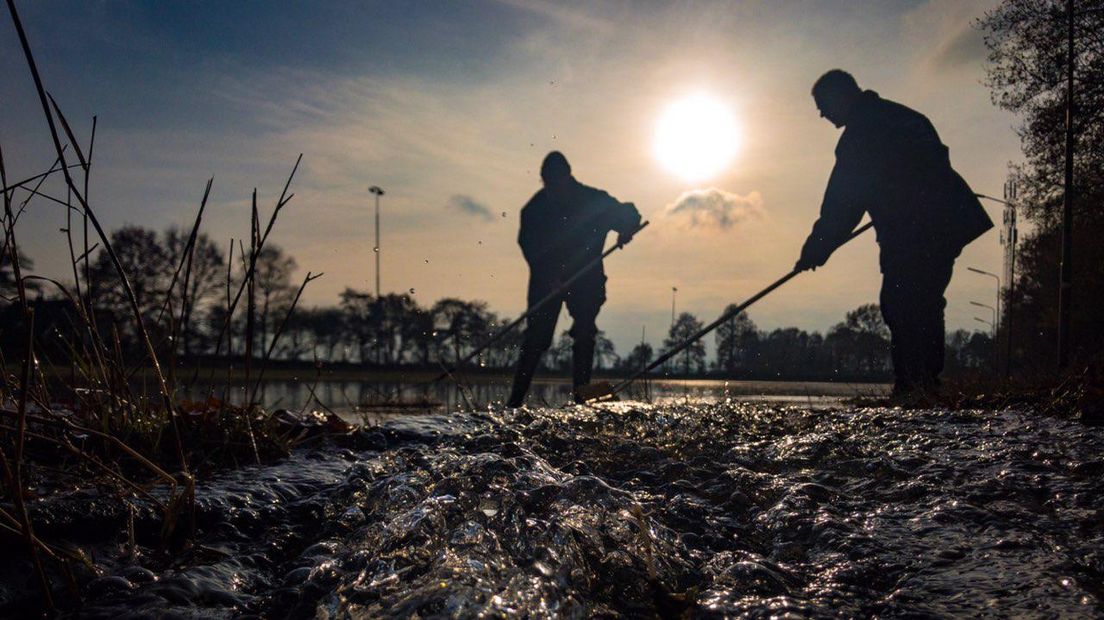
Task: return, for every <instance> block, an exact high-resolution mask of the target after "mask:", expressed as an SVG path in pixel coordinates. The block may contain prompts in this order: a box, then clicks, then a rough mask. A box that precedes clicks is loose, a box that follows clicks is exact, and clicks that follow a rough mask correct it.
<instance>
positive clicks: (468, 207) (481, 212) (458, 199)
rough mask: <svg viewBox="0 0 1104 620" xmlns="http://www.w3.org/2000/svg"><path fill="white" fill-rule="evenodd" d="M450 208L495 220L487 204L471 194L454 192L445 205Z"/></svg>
mask: <svg viewBox="0 0 1104 620" xmlns="http://www.w3.org/2000/svg"><path fill="white" fill-rule="evenodd" d="M445 206H446V207H447V208H449V209H453V210H455V211H460V212H461V213H466V214H468V215H474V216H475V217H478V218H480V219H484V220H493V219H494V214H493V213H491V210H490V208H489V207H487V205H485V204H482V203H479V202H476V201H475V199H473V198H472V197H471V196H465V195H463V194H454V195H453V196H452V197H451V198H449V199H448V203H447V204H446V205H445Z"/></svg>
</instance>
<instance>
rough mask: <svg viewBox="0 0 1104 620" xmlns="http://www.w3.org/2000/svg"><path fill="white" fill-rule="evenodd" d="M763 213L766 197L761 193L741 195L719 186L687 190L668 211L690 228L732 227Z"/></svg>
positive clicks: (666, 212) (669, 215)
mask: <svg viewBox="0 0 1104 620" xmlns="http://www.w3.org/2000/svg"><path fill="white" fill-rule="evenodd" d="M762 213H763V196H762V195H761V194H760V193H759V192H757V191H752V192H750V193H748V194H747V195H746V196H741V195H740V194H734V193H732V192H726V191H724V190H723V189H717V188H716V187H710V188H707V189H694V190H690V191H688V192H683V193H682V195H681V196H679V197H678V199H676V200H675V202H673V203H671V204H669V205H667V208H666V210H665V212H664V214H665V215H666V216H667V217H672V218H678V219H681V220H682V221H683V222H685V224H686V226H687V227H689V228H704V229H719V230H728V229H730V228H732V227H733V226H735V225H736V224H739V223H741V222H743V221H744V220H747V219H749V218H756V217H760V216H762Z"/></svg>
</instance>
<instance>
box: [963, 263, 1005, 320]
mask: <svg viewBox="0 0 1104 620" xmlns="http://www.w3.org/2000/svg"><path fill="white" fill-rule="evenodd" d="M966 270H967V271H972V272H974V273H977V274H981V275H983V276H989V277H990V278H993V279H994V280H996V281H997V306H996V318H994V322H995V324H996V326H997V327H996V329H999V328H1000V324H1001V319H1000V317H1001V311H1000V307H1001V281H1000V276H998V275H997V274H995V273H990V272H988V271H983V270H981V269H977V268H974V267H967V268H966Z"/></svg>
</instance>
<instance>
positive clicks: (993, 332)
mask: <svg viewBox="0 0 1104 620" xmlns="http://www.w3.org/2000/svg"><path fill="white" fill-rule="evenodd" d="M970 305H973V306H977V307H979V308H988V309H989V310H991V311H992V312H993V320H992V321H986V320H984V319H979V318H977V317H974V320H976V321H979V322H981V323H987V324H988V325H989V330H990V331H989V336H990V338H991V339H992V341H993V372H994V373H996V372H998V371H999V370H1000V367H999V366H998V365H997V352H998V351H1000V349H999V348H998V347H997V309H996V308H994V307H993V306H990V305H989V304H983V303H981V302H977V301H971V302H970Z"/></svg>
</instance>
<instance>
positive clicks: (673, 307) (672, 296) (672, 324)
mask: <svg viewBox="0 0 1104 620" xmlns="http://www.w3.org/2000/svg"><path fill="white" fill-rule="evenodd" d="M677 294H678V287H677V286H672V287H671V327H674V326H675V295H677Z"/></svg>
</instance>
